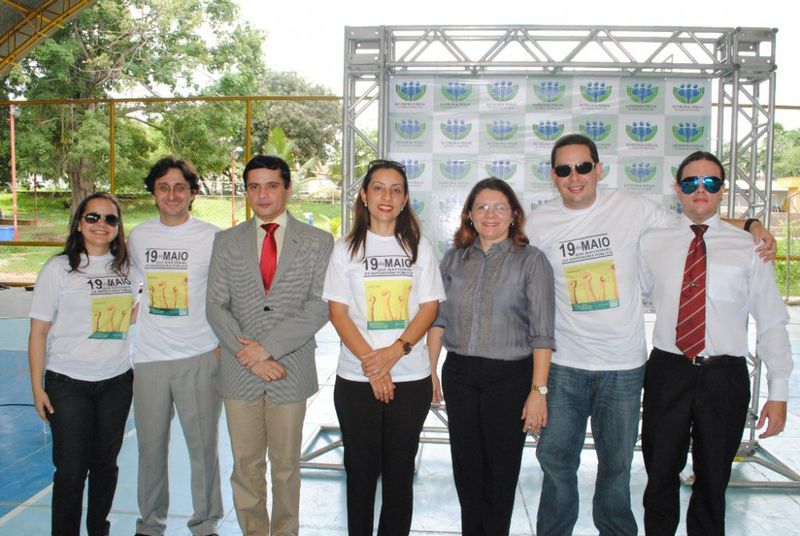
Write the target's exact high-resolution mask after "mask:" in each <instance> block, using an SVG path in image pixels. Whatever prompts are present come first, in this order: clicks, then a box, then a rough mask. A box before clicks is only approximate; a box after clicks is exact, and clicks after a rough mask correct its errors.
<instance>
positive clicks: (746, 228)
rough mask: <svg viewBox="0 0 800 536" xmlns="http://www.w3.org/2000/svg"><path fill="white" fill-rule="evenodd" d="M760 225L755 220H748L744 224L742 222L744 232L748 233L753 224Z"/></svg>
mask: <svg viewBox="0 0 800 536" xmlns="http://www.w3.org/2000/svg"><path fill="white" fill-rule="evenodd" d="M756 222H758V223H761V222H760V221H759V220H758V219H757V218H748V219H747V221H746V222H744V230H745V231H747V232H748V233H749V232H750V226H751V225H753V224H754V223H756Z"/></svg>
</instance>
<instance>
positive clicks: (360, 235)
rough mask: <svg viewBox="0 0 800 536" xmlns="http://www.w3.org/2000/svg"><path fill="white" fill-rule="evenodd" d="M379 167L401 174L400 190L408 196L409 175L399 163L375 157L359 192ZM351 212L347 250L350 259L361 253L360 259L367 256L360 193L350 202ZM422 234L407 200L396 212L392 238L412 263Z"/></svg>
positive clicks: (366, 220) (364, 210) (366, 214)
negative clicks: (351, 203)
mask: <svg viewBox="0 0 800 536" xmlns="http://www.w3.org/2000/svg"><path fill="white" fill-rule="evenodd" d="M379 169H393V170H395V171H396V172H398V173H399V174H400V176H401V177H403V192H404V193H405V194H406V196H408V177H407V176H406V170H405V167H404V166H403V165H402V164H400V163H399V162H393V161H391V160H375V161H373V162H370V166H369V169H368V170H367V173H366V175H364V180H363V181H362V183H361V190H360V191H361V192H365V193H366V191H367V187H368V186H369V183H370V181H371V180H372V176H373V175H374V174H375V172H376V171H377V170H379ZM353 213H354V214H355V222H354V223H353V229H352V230H351V231H350V234H348V235H347V241H348V242H349V246H348V250H349V251H350V258H351V259H352V258H354V257H355V256H356V255H358V254H359V253H361V256H362V258H363V257H365V256H366V254H367V252H366V247H365V246H366V242H367V230H368V229H369V219H370V216H369V209H368V208H367V207H366V206H365V205H364V202H363V201H362V200H361V196H360V195H357V196H356V200H355V203H354V205H353ZM420 236H421V233H420V229H419V222H418V221H417V217H416V216H415V215H414V211H413V210H411V203H406V206H405V208H404V209H403V210H402V211H401V212H400V214H398V216H397V220H396V221H395V225H394V237H395V238H396V239H397V243H398V244H400V247H402V248H403V250H404V251H405V252H406V253H407V254H408V255H409V256H410V257H411V264H414V263H415V262H417V251H418V249H419V239H420Z"/></svg>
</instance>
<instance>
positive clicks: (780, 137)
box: [772, 123, 800, 177]
mask: <svg viewBox="0 0 800 536" xmlns="http://www.w3.org/2000/svg"><path fill="white" fill-rule="evenodd" d="M772 144H773V151H772V155H773V157H772V175H773V177H800V129H794V130H786V129H785V128H783V125H781V124H780V123H778V124H776V125H775V130H774V132H773V140H772Z"/></svg>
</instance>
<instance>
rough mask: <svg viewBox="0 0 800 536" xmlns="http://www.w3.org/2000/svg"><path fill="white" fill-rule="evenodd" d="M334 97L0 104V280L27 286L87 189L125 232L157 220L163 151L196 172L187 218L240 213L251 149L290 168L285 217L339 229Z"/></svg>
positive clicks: (227, 223)
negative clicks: (109, 199) (155, 189)
mask: <svg viewBox="0 0 800 536" xmlns="http://www.w3.org/2000/svg"><path fill="white" fill-rule="evenodd" d="M340 101H341V99H340V98H339V97H332V96H308V97H306V96H303V97H242V98H229V97H216V98H215V97H207V98H196V99H120V100H98V101H91V100H86V101H41V102H14V103H11V102H5V103H2V104H5V105H6V106H5V107H2V108H0V110H4V111H6V112H10V113H4V114H0V131H4V132H10V131H11V129H13V131H14V136H13V139H14V144H13V146H12V144H11V139H12V136H5V135H3V136H1V137H0V283H10V284H31V283H33V282H34V280H35V279H36V275H37V274H38V272H39V270H40V269H41V266H42V264H44V262H46V261H47V259H49V258H50V257H51V256H53V255H55V254H57V253H58V252H59V251H60V250H61V248H62V247H63V243H64V240H65V238H66V233H67V228H68V224H69V219H70V215H71V207H72V206H73V203H74V202H75V201H76V200H78V199H80V198H82V197H84V196H85V195H86V194H87V193H89V192H91V191H108V192H111V193H114V194H115V195H116V196H117V198H118V199H119V201H120V203H121V205H122V212H123V221H124V224H125V229H126V230H127V231H130V229H132V228H133V227H135V226H136V225H138V224H139V223H141V222H143V221H145V220H148V219H150V218H154V217H156V216H157V211H156V207H155V204H154V201H153V198H152V196H151V195H149V194H148V193H147V192H146V191H145V188H144V182H143V178H144V176H145V175H146V174H147V172H148V170H149V168H150V166H151V165H152V164H153V163H154V162H155V161H156V160H158V159H159V158H161V157H162V156H164V155H167V154H172V155H175V156H178V157H180V158H185V159H187V160H190V161H192V163H193V164H194V166H195V168H196V169H197V171H198V174H199V175H200V177H201V184H200V193H199V195H198V196H197V198H196V199H195V201H194V203H193V206H192V214H193V215H194V216H195V217H198V218H201V219H203V220H206V221H209V222H211V223H214V224H215V225H217V226H219V227H221V228H228V227H231V226H233V225H236V224H237V223H241V222H242V221H245V220H246V219H247V218H248V217H249V209H248V206H247V200H246V197H245V196H244V189H243V184H242V179H241V173H242V169H243V167H244V164H245V163H246V162H247V161H248V160H249V159H250V157H251V155H253V154H257V153H262V152H267V153H270V154H278V155H280V156H282V157H284V158H285V159H286V160H287V161H289V162H290V165H291V166H292V168H293V177H292V178H293V187H294V195H293V197H292V200H291V202H290V204H289V210H290V211H291V212H292V213H293V214H294V215H295V216H296V217H298V218H302V219H304V220H305V221H308V222H310V223H313V224H315V225H317V226H319V227H322V228H324V229H326V230H328V231H332V232H333V233H334V234H337V232H338V229H339V222H340V221H341V205H340V196H341V194H340V187H339V185H340V183H341V179H340V177H338V176H336V174H337V170H336V168H335V167H334V166H332V165H330V164H329V162H338V161H340V155H339V154H338V152H337V151H338V150H339V149H338V145H337V144H338V140H339V139H340V138H341V135H340V131H341V128H340V122H341V108H340V106H341V104H340ZM12 116H13V117H12ZM12 155H13V157H12ZM312 155H313V156H312ZM12 159H13V165H12ZM12 176H13V177H14V178H15V180H13V181H12ZM12 182H15V183H16V185H15V186H16V187H15V188H12ZM12 190H14V191H15V193H16V195H14V192H12ZM14 197H16V199H14ZM14 205H16V225H15V219H14V217H13V215H14V212H15V210H14Z"/></svg>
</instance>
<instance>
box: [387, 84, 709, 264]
mask: <svg viewBox="0 0 800 536" xmlns="http://www.w3.org/2000/svg"><path fill="white" fill-rule="evenodd" d="M390 88H391V96H390V100H389V144H388V147H389V155H388V156H389V158H392V159H394V160H398V161H400V162H403V163H404V164H405V165H406V171H407V174H408V178H409V182H410V187H411V203H412V207H413V208H414V210H415V212H416V213H417V215H418V216H419V218H420V220H421V221H422V223H423V230H424V232H425V234H426V236H428V237H429V238H430V239H431V241H432V242H433V244H434V248H435V249H436V251H437V253H438V254H439V255H442V254H443V253H444V252H445V251H446V250H447V249H448V247H449V245H450V242H451V240H452V236H453V232H454V231H455V229H456V228H457V226H458V216H459V213H460V211H461V207H462V206H463V203H464V199H465V198H466V195H467V193H469V190H470V188H471V187H472V185H473V184H475V182H477V181H478V180H480V179H483V178H486V177H489V176H494V177H498V178H501V179H503V180H506V181H508V182H509V184H511V185H512V187H513V188H514V190H515V191H516V192H517V194H518V195H519V197H520V201H521V202H522V203H523V206H524V207H525V210H526V212H530V211H531V210H535V208H536V207H537V206H539V205H540V204H542V203H544V202H545V201H547V200H548V199H550V198H551V197H553V196H554V195H556V191H555V189H554V188H553V185H552V182H551V180H550V150H551V149H552V146H553V143H554V142H555V140H557V139H558V138H560V137H561V136H562V135H564V134H570V133H581V134H584V135H586V136H588V137H589V138H591V139H593V140H594V142H595V143H596V144H597V148H598V151H599V152H600V160H601V161H602V162H603V175H604V177H603V181H602V182H601V183H600V186H601V187H612V188H620V189H623V190H627V191H631V192H636V193H639V194H642V195H646V196H648V197H650V198H652V199H654V200H656V201H657V202H659V203H663V204H664V205H665V206H667V207H670V208H673V209H677V206H678V205H677V199H676V198H675V195H674V194H673V192H672V183H673V180H674V179H673V177H674V173H675V169H676V168H677V166H678V164H679V163H680V161H681V160H682V159H683V158H684V157H685V156H686V155H688V154H689V153H691V152H694V151H697V150H709V147H710V145H711V98H710V97H711V95H710V91H711V81H710V80H709V79H698V78H687V79H675V78H669V79H665V78H646V79H645V78H614V77H607V78H592V77H579V76H558V77H556V76H552V77H545V76H519V77H485V78H480V77H464V78H458V77H453V76H430V77H410V76H393V77H392V78H391V80H390Z"/></svg>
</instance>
